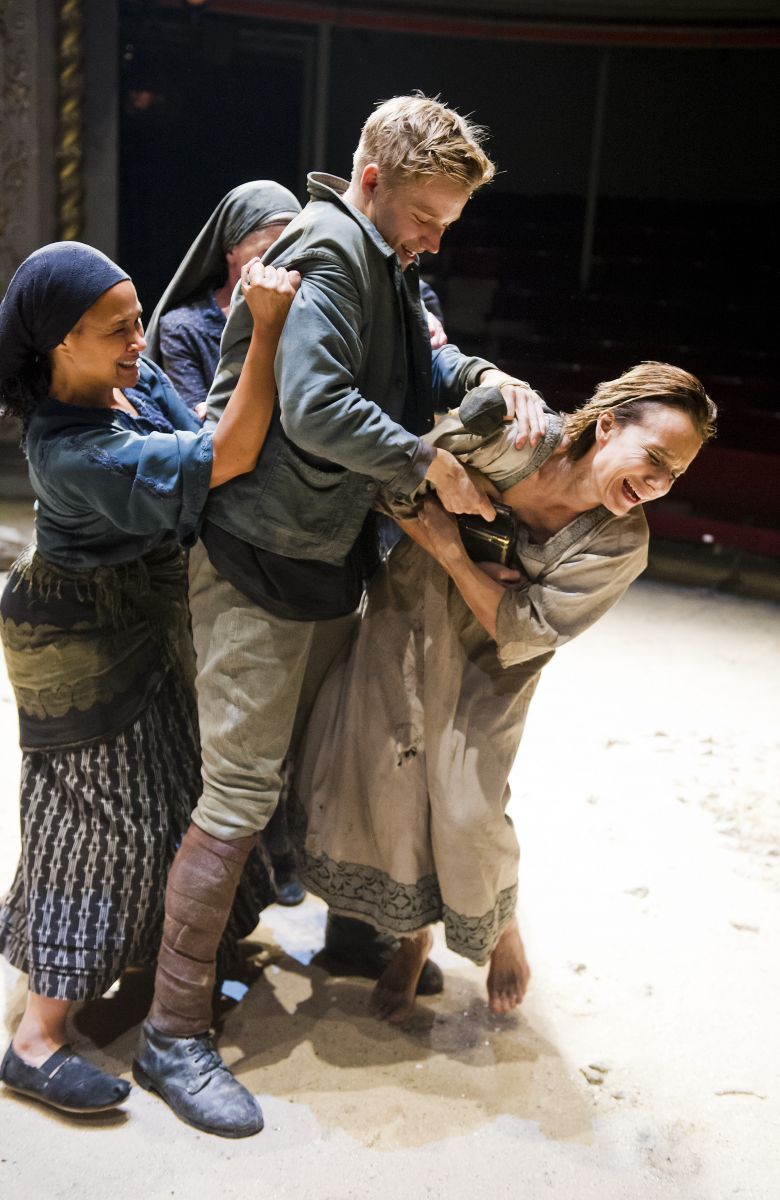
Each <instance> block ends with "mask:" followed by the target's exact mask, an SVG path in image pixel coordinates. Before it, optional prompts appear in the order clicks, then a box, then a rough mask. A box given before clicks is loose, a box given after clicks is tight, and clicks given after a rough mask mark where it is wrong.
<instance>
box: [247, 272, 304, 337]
mask: <svg viewBox="0 0 780 1200" xmlns="http://www.w3.org/2000/svg"><path fill="white" fill-rule="evenodd" d="M300 286H301V276H300V273H299V272H298V271H288V270H287V269H286V268H285V267H275V266H272V265H270V264H269V265H266V264H264V263H263V262H262V260H261V259H259V258H250V260H249V262H248V263H246V264H245V265H244V266H243V267H242V268H241V294H242V295H243V297H244V299H245V300H246V302H247V305H248V307H249V311H250V312H251V314H252V320H253V321H254V323H255V325H256V326H258V327H265V328H268V329H272V330H277V329H281V327H282V325H284V322H285V319H286V317H287V314H288V312H289V311H290V305H291V304H292V302H293V300H294V298H295V293H296V292H297V291H298V288H299V287H300Z"/></svg>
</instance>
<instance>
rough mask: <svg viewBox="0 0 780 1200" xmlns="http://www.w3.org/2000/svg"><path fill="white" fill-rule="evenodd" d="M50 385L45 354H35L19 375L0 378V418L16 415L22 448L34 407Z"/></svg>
mask: <svg viewBox="0 0 780 1200" xmlns="http://www.w3.org/2000/svg"><path fill="white" fill-rule="evenodd" d="M50 387H51V363H50V362H49V356H48V355H47V354H39V355H36V356H35V358H34V359H32V360H31V361H30V363H29V365H28V366H27V367H26V368H25V370H24V371H22V372H21V373H20V374H19V375H12V376H11V377H10V378H8V379H2V380H0V418H4V417H16V418H17V419H18V420H20V421H21V422H22V442H21V444H22V448H23V449H24V445H25V442H26V441H27V429H28V427H29V424H30V418H31V417H32V415H33V413H34V412H35V409H36V408H37V407H38V405H39V404H40V403H41V401H42V400H45V399H46V397H47V396H48V394H49V388H50Z"/></svg>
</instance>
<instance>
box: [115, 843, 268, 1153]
mask: <svg viewBox="0 0 780 1200" xmlns="http://www.w3.org/2000/svg"><path fill="white" fill-rule="evenodd" d="M256 840H257V839H256V835H254V834H253V835H252V836H251V837H245V838H239V839H237V840H236V841H232V842H223V841H221V840H220V839H219V838H215V837H211V835H210V834H208V833H204V832H203V830H202V829H199V828H198V826H197V825H190V827H189V829H188V830H187V832H186V834H185V835H184V837H183V839H182V843H181V846H180V847H179V851H178V853H177V855H176V858H175V859H174V861H173V866H172V867H171V870H170V874H169V876H168V887H167V888H166V892H165V925H164V928H163V941H162V946H161V947H160V955H159V959H158V962H157V974H156V976H155V989H154V1000H153V1002H152V1007H151V1010H150V1013H149V1017H148V1019H147V1020H146V1021H145V1022H144V1024H143V1026H142V1027H141V1032H140V1035H139V1040H138V1050H137V1052H136V1056H135V1059H134V1061H133V1075H134V1076H135V1079H136V1082H137V1083H139V1084H140V1085H141V1087H143V1088H146V1089H147V1090H148V1091H152V1092H156V1093H157V1094H158V1095H159V1096H161V1097H162V1099H163V1100H165V1102H166V1103H167V1104H168V1105H169V1106H170V1107H171V1108H172V1109H173V1111H174V1112H175V1113H176V1116H177V1117H180V1118H181V1120H182V1121H186V1122H187V1123H188V1124H189V1125H194V1126H195V1127H196V1128H197V1129H204V1130H206V1131H207V1132H208V1133H215V1134H217V1135H218V1136H220V1137H248V1136H250V1135H251V1134H253V1133H259V1131H260V1130H261V1129H262V1128H263V1114H262V1112H261V1110H260V1105H259V1104H258V1103H257V1101H256V1100H255V1098H254V1096H253V1095H252V1093H251V1092H249V1091H247V1089H246V1088H245V1087H244V1086H243V1084H241V1083H239V1082H238V1080H237V1079H235V1078H234V1077H233V1075H232V1074H231V1072H230V1071H229V1070H228V1068H227V1067H226V1066H225V1064H224V1063H223V1061H222V1059H221V1057H220V1055H219V1052H218V1051H217V1050H216V1049H215V1047H214V1044H213V1042H212V1041H211V1038H210V1037H209V1033H208V1030H209V1026H210V1025H211V1017H212V991H213V988H214V980H215V977H216V954H217V946H218V945H219V941H220V938H221V937H222V934H223V931H224V929H225V925H226V923H227V919H228V914H229V912H230V907H231V905H232V903H233V898H234V896H235V892H236V887H237V885H238V881H239V878H240V876H241V870H242V868H243V866H244V863H245V862H246V859H247V856H248V855H249V852H250V851H251V849H252V847H253V846H254V845H255V844H256Z"/></svg>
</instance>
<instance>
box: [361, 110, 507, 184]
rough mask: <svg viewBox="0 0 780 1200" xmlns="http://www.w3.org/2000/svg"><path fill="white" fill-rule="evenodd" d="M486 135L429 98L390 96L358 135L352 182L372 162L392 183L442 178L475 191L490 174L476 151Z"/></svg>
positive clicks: (491, 169)
mask: <svg viewBox="0 0 780 1200" xmlns="http://www.w3.org/2000/svg"><path fill="white" fill-rule="evenodd" d="M486 136H487V134H486V131H485V130H484V129H482V128H481V126H479V125H474V124H473V123H472V122H471V121H469V120H468V119H467V118H466V117H462V116H461V115H460V113H457V112H454V111H453V109H451V108H448V107H447V106H446V105H445V104H442V103H441V101H439V100H433V99H431V98H430V97H429V96H423V95H422V94H419V93H418V94H415V95H413V96H395V97H394V98H393V99H392V100H385V101H384V102H383V103H381V104H379V105H378V107H377V108H375V109H374V111H373V112H372V114H371V116H370V117H369V118H368V120H367V121H366V123H365V125H364V126H363V129H362V130H361V133H360V141H359V142H358V146H357V149H356V150H355V154H354V159H353V178H359V177H360V175H361V174H362V172H363V170H364V168H365V167H366V166H368V164H369V163H376V164H377V166H378V167H379V170H380V172H381V173H382V174H384V175H386V176H387V177H388V178H389V179H390V181H391V182H392V183H393V184H400V183H410V182H412V180H415V179H420V178H430V177H431V176H435V175H443V176H446V178H447V179H450V180H452V181H453V182H456V183H460V184H462V185H463V186H464V187H465V188H468V189H469V191H470V192H475V191H476V190H477V188H479V187H482V185H483V184H485V183H489V182H490V180H491V179H492V178H493V176H494V175H495V173H496V168H495V165H494V163H492V162H491V161H490V159H489V158H488V156H487V154H486V153H485V151H484V150H483V149H482V142H483V141H484V140H485V138H486Z"/></svg>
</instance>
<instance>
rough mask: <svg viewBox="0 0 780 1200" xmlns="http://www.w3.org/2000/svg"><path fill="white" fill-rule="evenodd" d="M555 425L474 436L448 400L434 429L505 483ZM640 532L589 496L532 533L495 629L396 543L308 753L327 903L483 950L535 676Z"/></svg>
mask: <svg viewBox="0 0 780 1200" xmlns="http://www.w3.org/2000/svg"><path fill="white" fill-rule="evenodd" d="M464 419H465V418H464ZM561 436H562V424H561V421H560V418H558V417H556V416H551V417H550V418H549V419H548V429H547V433H546V437H545V438H544V440H543V441H542V442H541V443H540V444H539V445H538V446H537V447H536V448H535V449H533V448H530V447H528V448H523V449H522V450H517V449H516V448H515V447H514V444H513V439H514V426H513V425H508V424H506V423H504V424H502V425H501V426H500V428H498V429H497V430H496V431H495V432H493V433H491V434H488V435H484V434H483V435H477V434H474V433H473V432H469V430H468V429H467V428H465V427H464V425H463V424H462V423H461V420H460V418H459V415H458V414H457V413H451V414H450V415H449V416H448V417H447V418H445V420H444V421H442V422H441V423H440V424H439V425H438V426H437V428H436V429H435V430H434V431H433V432H432V433H431V434H430V435H429V440H431V441H433V442H434V443H435V444H436V445H438V446H442V447H444V448H446V449H448V450H450V451H452V452H453V453H455V454H457V456H458V457H459V458H460V459H461V460H462V461H465V462H467V463H469V464H470V465H471V466H473V467H475V468H478V469H479V470H481V471H482V472H483V473H484V474H485V475H487V476H488V477H489V478H490V479H492V480H493V482H494V483H495V484H496V485H497V487H498V488H499V490H501V491H505V490H506V489H507V488H508V487H510V486H511V485H512V484H514V483H516V482H517V481H518V480H519V479H521V478H525V477H526V476H528V475H530V474H532V473H533V472H534V471H536V470H538V468H539V467H540V466H541V465H542V463H543V462H544V461H546V459H547V458H548V457H549V455H550V454H551V453H552V452H553V450H554V449H555V448H556V447H557V446H558V444H559V442H560V439H561ZM391 507H392V505H391ZM647 539H648V534H647V523H646V521H645V517H644V514H643V512H642V511H641V509H639V508H637V509H634V510H633V511H632V512H631V513H629V514H628V515H626V516H624V517H619V518H618V517H614V516H613V515H612V514H611V513H609V512H608V511H607V510H606V509H605V508H597V509H594V510H592V511H590V512H587V513H584V514H583V515H581V516H579V517H577V518H576V519H575V520H574V521H572V522H571V523H570V524H569V525H567V526H566V527H565V528H564V529H562V530H561V531H560V532H559V533H557V534H555V535H554V536H553V537H551V538H549V539H548V540H547V541H546V542H544V543H543V544H541V545H536V544H534V543H533V542H531V541H530V540H529V537H528V534H527V533H526V532H525V531H524V530H522V529H521V531H520V534H519V536H518V539H517V544H516V560H517V562H518V564H519V565H520V567H522V569H523V571H524V572H525V574H526V575H527V577H528V579H529V580H530V585H528V586H524V587H519V588H517V589H511V590H508V591H507V593H506V595H505V596H504V598H503V599H502V601H501V604H500V607H499V612H498V637H497V639H496V641H494V640H493V639H492V638H490V637H489V636H488V634H487V633H486V631H485V630H484V629H483V627H482V626H481V625H480V624H479V622H478V621H477V620H476V618H475V617H474V616H473V615H472V613H471V611H470V610H469V609H468V608H467V606H466V604H465V603H464V601H463V600H462V599H461V596H460V594H459V592H458V591H457V589H456V588H455V586H454V584H453V583H452V582H451V581H450V579H449V578H448V576H447V575H446V574H445V572H444V571H443V570H442V568H441V567H440V566H439V565H438V564H437V563H436V562H434V560H433V559H432V558H431V557H430V556H429V555H427V554H426V553H425V552H424V551H423V550H422V549H420V547H418V546H417V545H415V544H414V543H413V542H411V541H410V540H409V539H408V538H403V539H402V541H401V542H400V543H399V545H398V546H397V547H396V548H395V549H394V551H393V552H392V553H391V555H390V558H389V561H388V562H387V563H386V564H385V566H383V567H382V568H381V570H380V571H379V573H378V574H377V575H376V576H375V578H374V579H373V581H372V583H371V586H370V589H369V592H368V596H367V600H366V604H365V608H364V612H363V614H362V619H361V621H360V623H359V626H358V629H357V633H356V638H355V641H354V644H353V646H352V649H351V652H350V655H349V657H348V659H347V660H346V662H345V663H343V665H342V666H341V667H340V668H338V669H337V670H336V671H335V673H334V674H333V675H332V676H331V677H330V678H329V680H327V681H326V683H325V685H324V687H323V689H322V691H321V692H320V694H319V697H318V700H317V703H316V706H315V708H314V711H313V714H312V718H311V721H310V724H309V727H308V730H307V734H306V738H305V742H304V746H303V749H302V754H301V758H300V759H299V770H298V772H297V782H296V790H297V793H298V798H299V800H300V801H301V802H302V807H303V811H304V812H305V814H306V817H307V827H306V833H305V839H304V841H303V853H302V877H303V879H304V881H305V883H306V885H307V886H308V887H309V888H310V889H311V890H312V891H313V892H315V893H316V894H317V895H319V896H321V897H322V898H323V899H324V900H325V901H326V902H327V903H328V905H329V906H330V908H331V910H332V911H333V912H337V913H343V914H346V915H349V916H355V917H360V918H363V919H365V920H368V921H370V922H372V923H373V924H374V925H376V926H377V927H378V928H379V929H382V930H386V931H390V932H393V933H396V934H407V933H412V932H414V931H415V930H417V929H419V928H421V927H422V926H424V925H428V924H430V923H432V922H434V921H438V920H443V921H444V926H445V933H446V938H447V944H448V945H449V946H450V948H451V949H453V950H455V951H457V952H458V953H459V954H463V955H465V956H466V957H467V958H470V959H472V960H473V961H474V962H476V963H483V962H485V961H486V960H487V959H488V958H489V956H490V954H491V953H492V951H493V948H494V947H495V944H496V941H497V940H498V937H499V935H500V933H501V931H502V929H503V927H504V926H505V925H506V923H507V922H508V921H509V920H510V919H511V917H512V915H513V913H514V911H515V905H516V899H517V867H518V858H519V848H518V843H517V838H516V836H515V831H514V828H513V825H512V822H511V820H510V818H509V817H508V816H507V815H506V807H507V803H508V801H509V796H510V792H509V784H508V777H509V772H510V770H511V768H512V765H513V763H514V759H515V755H516V754H517V749H518V746H519V744H520V738H521V736H522V732H523V726H524V724H525V718H526V713H527V711H528V705H529V703H530V700H531V697H532V695H533V693H534V690H535V688H536V684H537V681H538V679H539V672H540V671H541V669H542V667H543V666H544V665H545V663H547V662H549V661H550V659H551V658H552V656H553V654H554V652H555V650H556V649H557V647H558V646H561V645H563V644H564V643H565V642H567V641H569V640H570V639H571V638H573V637H576V635H577V634H579V633H581V632H582V631H583V630H584V629H587V627H588V626H589V625H592V624H593V622H594V621H596V620H598V618H599V617H600V616H602V615H603V614H604V613H605V612H606V611H607V610H608V609H609V608H610V607H611V606H612V605H613V604H614V603H615V602H616V601H617V600H618V599H619V598H620V597H621V596H622V595H623V593H624V591H625V590H626V588H627V587H628V585H629V584H630V583H631V582H632V580H633V579H635V578H636V576H637V575H639V573H640V572H641V571H642V570H643V569H644V567H645V564H646V560H647Z"/></svg>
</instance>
